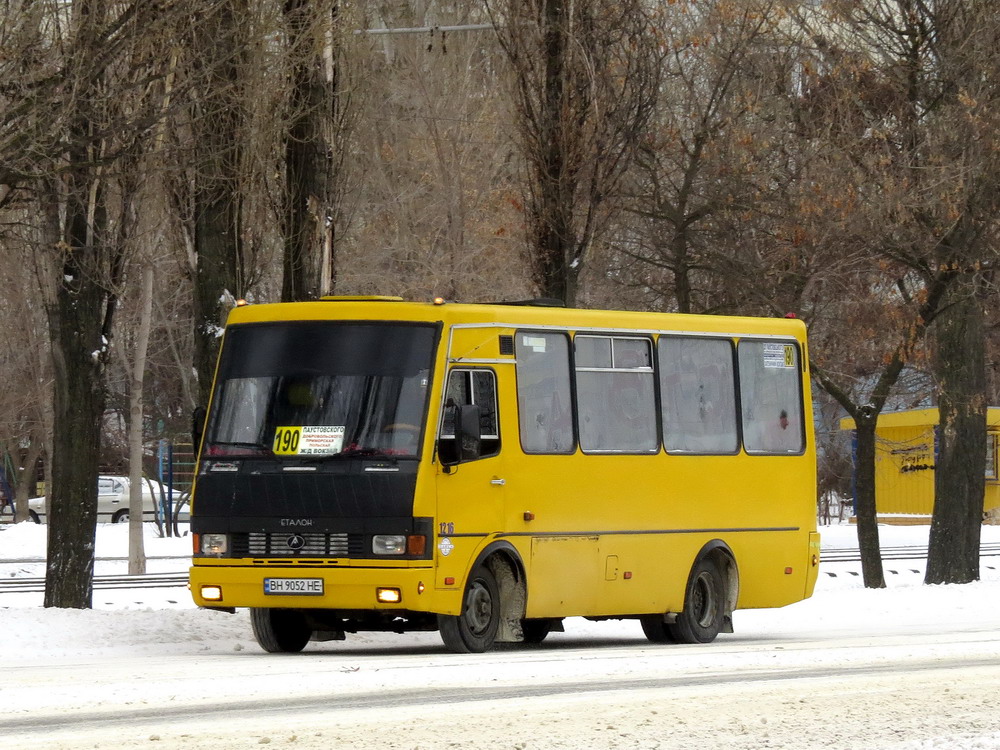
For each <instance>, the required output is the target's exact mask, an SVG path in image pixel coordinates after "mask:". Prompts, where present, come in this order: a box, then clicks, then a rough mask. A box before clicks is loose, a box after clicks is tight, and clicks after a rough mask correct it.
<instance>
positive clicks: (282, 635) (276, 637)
mask: <svg viewBox="0 0 1000 750" xmlns="http://www.w3.org/2000/svg"><path fill="white" fill-rule="evenodd" d="M250 626H251V627H252V628H253V637H254V638H256V639H257V643H259V644H260V647H261V648H262V649H264V650H265V651H267V652H268V653H270V654H280V653H298V652H299V651H301V650H302V649H304V648H305V647H306V644H307V643H309V639H310V638H311V637H312V630H311V629H310V627H309V625H308V624H306V618H305V616H304V615H303V614H302V613H301V612H299V611H298V610H295V609H272V608H270V607H251V608H250Z"/></svg>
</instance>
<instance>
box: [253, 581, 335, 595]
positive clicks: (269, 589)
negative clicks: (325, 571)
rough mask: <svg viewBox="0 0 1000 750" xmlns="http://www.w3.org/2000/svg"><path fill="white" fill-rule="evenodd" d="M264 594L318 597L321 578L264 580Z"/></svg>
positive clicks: (320, 592) (321, 583) (321, 588)
mask: <svg viewBox="0 0 1000 750" xmlns="http://www.w3.org/2000/svg"><path fill="white" fill-rule="evenodd" d="M264 593H265V594H297V595H299V596H319V595H320V594H322V593H323V579H322V578H265V579H264Z"/></svg>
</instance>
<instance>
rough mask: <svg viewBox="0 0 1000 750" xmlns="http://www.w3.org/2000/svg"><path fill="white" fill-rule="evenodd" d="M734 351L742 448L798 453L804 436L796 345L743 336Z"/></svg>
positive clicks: (767, 451)
mask: <svg viewBox="0 0 1000 750" xmlns="http://www.w3.org/2000/svg"><path fill="white" fill-rule="evenodd" d="M737 352H738V357H739V367H740V404H741V407H742V418H743V447H744V448H745V449H746V451H747V453H779V454H781V453H784V454H789V453H801V452H802V450H803V448H804V447H805V435H804V432H803V424H802V375H801V370H800V368H799V350H798V347H797V346H796V345H795V344H793V343H785V342H771V341H753V340H749V339H744V340H742V341H740V343H739V346H738V348H737Z"/></svg>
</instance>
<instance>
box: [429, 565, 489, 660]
mask: <svg viewBox="0 0 1000 750" xmlns="http://www.w3.org/2000/svg"><path fill="white" fill-rule="evenodd" d="M499 627H500V588H499V586H497V579H496V576H495V575H493V571H491V570H490V569H489V568H488V567H486V566H485V565H478V566H476V568H475V570H473V571H472V575H470V576H469V581H468V583H467V584H466V585H465V595H464V596H463V597H462V613H461V614H460V615H438V630H439V631H440V632H441V640H442V641H444V645H445V647H446V648H447V649H448V650H449V651H453V652H454V653H456V654H468V653H472V654H481V653H482V652H484V651H489V650H490V649H491V648H493V644H494V642H495V640H496V637H497V629H498V628H499Z"/></svg>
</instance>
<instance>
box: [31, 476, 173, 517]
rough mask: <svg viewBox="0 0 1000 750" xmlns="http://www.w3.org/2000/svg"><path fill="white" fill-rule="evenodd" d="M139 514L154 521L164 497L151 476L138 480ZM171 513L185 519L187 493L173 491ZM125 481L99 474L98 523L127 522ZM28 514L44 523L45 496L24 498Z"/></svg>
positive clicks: (127, 498)
mask: <svg viewBox="0 0 1000 750" xmlns="http://www.w3.org/2000/svg"><path fill="white" fill-rule="evenodd" d="M142 489H143V492H142V515H143V519H144V520H146V521H154V520H156V515H157V510H156V509H157V507H158V506H159V504H160V498H161V497H165V496H166V487H164V486H163V485H161V484H160V483H159V482H157V481H156V480H155V479H152V480H146V479H143V480H142ZM172 497H173V512H174V513H175V514H178V512H179V511H180V512H179V514H178V517H177V520H179V521H187V520H189V516H188V509H187V493H184V492H181V491H179V490H174V491H173V493H172ZM128 505H129V481H128V477H109V476H100V477H98V478H97V520H98V522H105V523H107V522H109V521H110V522H111V523H124V522H126V521H128V517H129V513H128ZM28 514H29V515H30V516H31V520H32V521H34V522H35V523H45V498H44V497H33V498H31V499H29V500H28Z"/></svg>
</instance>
